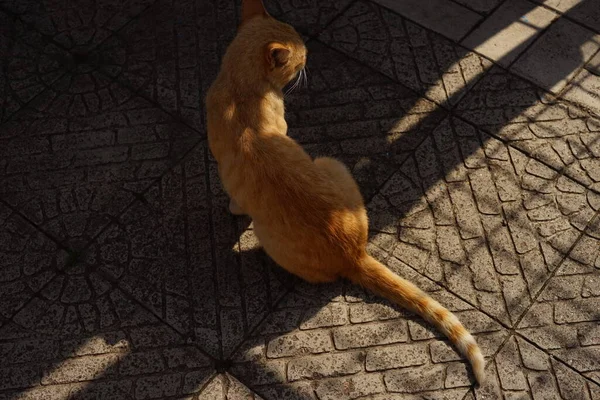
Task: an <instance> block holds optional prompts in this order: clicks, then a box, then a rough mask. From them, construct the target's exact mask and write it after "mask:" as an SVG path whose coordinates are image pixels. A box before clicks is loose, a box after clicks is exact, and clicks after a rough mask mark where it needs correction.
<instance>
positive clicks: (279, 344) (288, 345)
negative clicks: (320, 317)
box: [267, 330, 333, 358]
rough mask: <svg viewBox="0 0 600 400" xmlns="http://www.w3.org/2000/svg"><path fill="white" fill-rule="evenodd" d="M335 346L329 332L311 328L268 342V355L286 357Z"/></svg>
mask: <svg viewBox="0 0 600 400" xmlns="http://www.w3.org/2000/svg"><path fill="white" fill-rule="evenodd" d="M332 348H333V343H332V341H331V337H330V336H329V332H327V331H324V330H311V331H306V332H296V333H290V334H288V335H285V336H280V337H278V338H276V339H274V340H272V341H270V342H269V343H268V344H267V357H273V358H278V357H286V356H292V355H299V354H307V353H313V354H318V353H323V352H326V351H328V350H331V349H332Z"/></svg>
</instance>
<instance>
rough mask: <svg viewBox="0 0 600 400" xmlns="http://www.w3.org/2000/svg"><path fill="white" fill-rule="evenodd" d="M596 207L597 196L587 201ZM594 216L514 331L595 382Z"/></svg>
mask: <svg viewBox="0 0 600 400" xmlns="http://www.w3.org/2000/svg"><path fill="white" fill-rule="evenodd" d="M593 201H595V202H596V205H597V206H600V198H598V197H596V198H594V199H593ZM599 321H600V217H597V218H596V219H595V220H594V221H592V223H591V224H590V225H589V226H588V228H587V229H586V231H585V234H584V236H582V237H581V239H580V240H579V241H578V242H577V243H576V245H575V247H574V248H573V250H572V251H571V252H570V253H569V258H568V259H567V260H566V261H565V262H564V263H563V264H562V265H561V267H560V269H559V270H558V271H557V272H556V275H555V276H553V277H552V278H551V279H550V281H548V284H547V286H546V288H545V289H544V291H543V292H542V293H541V295H540V297H539V298H538V299H537V302H536V303H535V304H534V305H533V306H532V307H531V309H530V310H529V312H528V313H527V314H526V315H525V317H524V318H523V320H522V321H521V322H520V323H519V326H518V328H519V329H518V332H519V333H521V334H523V335H524V336H526V337H527V338H529V339H530V340H532V341H533V342H535V343H536V344H537V345H539V346H540V347H541V348H543V349H544V350H546V351H547V352H549V353H550V354H552V355H554V356H556V357H558V358H559V359H561V360H562V361H564V362H565V363H567V364H569V365H570V366H572V367H573V368H575V369H576V370H577V371H579V372H581V373H583V375H585V376H587V377H588V378H590V379H592V380H594V381H596V382H597V383H598V384H600V323H599Z"/></svg>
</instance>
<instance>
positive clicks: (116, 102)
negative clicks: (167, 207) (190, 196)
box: [0, 66, 199, 246]
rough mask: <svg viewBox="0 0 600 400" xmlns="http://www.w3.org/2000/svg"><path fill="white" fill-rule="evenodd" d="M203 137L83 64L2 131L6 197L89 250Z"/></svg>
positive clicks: (1, 179) (1, 176)
mask: <svg viewBox="0 0 600 400" xmlns="http://www.w3.org/2000/svg"><path fill="white" fill-rule="evenodd" d="M198 140H199V134H198V133H197V132H195V131H192V130H191V129H189V128H187V127H185V126H183V125H182V124H181V123H178V122H176V121H174V120H173V118H172V117H171V116H169V115H168V114H167V113H166V112H164V111H162V110H160V109H158V108H157V107H156V106H154V105H153V104H151V103H149V102H148V101H146V100H144V99H142V98H141V97H139V96H136V95H134V94H133V93H132V92H130V91H128V90H126V89H124V88H122V87H121V86H119V85H118V84H115V83H113V82H111V81H110V80H109V79H108V78H106V77H105V76H104V75H102V74H100V73H98V72H97V71H93V70H92V71H89V70H88V69H87V68H86V67H85V66H83V67H81V68H77V69H76V70H75V71H74V72H73V73H71V74H68V75H66V76H64V77H63V78H61V79H60V80H59V81H57V82H56V83H55V84H53V85H52V89H51V90H46V91H45V92H44V93H43V94H42V95H41V96H38V97H36V99H35V100H34V101H32V102H31V103H30V104H29V105H28V107H27V108H26V109H23V110H21V111H19V113H17V114H16V115H15V116H14V117H13V118H12V119H11V120H10V121H8V122H6V123H5V124H4V125H3V126H2V131H1V133H0V149H1V150H0V156H1V160H0V165H2V171H1V172H0V196H2V197H3V198H4V199H5V200H6V201H7V202H9V203H10V204H12V205H13V206H14V207H15V208H18V209H19V210H21V212H23V213H24V214H25V215H26V216H27V217H28V218H29V219H30V220H31V221H33V222H34V223H35V224H37V225H38V226H40V227H41V228H42V229H44V230H46V231H48V232H50V233H51V234H52V235H54V236H55V237H57V238H58V239H59V240H62V241H65V242H67V243H69V244H70V245H73V246H83V245H85V243H87V242H88V241H89V239H90V238H92V237H93V236H95V235H96V234H97V233H98V232H99V231H100V230H101V229H102V228H103V227H105V226H106V225H107V224H108V223H109V222H110V220H111V219H113V218H114V217H116V216H117V215H119V214H120V213H121V212H122V211H123V209H124V208H125V206H127V205H128V204H130V203H131V201H132V200H133V198H134V194H135V193H139V192H141V191H143V190H144V189H146V188H147V187H149V186H150V184H151V183H152V181H153V180H155V179H156V178H158V177H160V176H161V174H163V173H164V172H165V171H166V170H167V169H168V168H169V167H170V166H171V165H173V164H175V162H176V161H178V160H179V159H180V158H181V157H182V156H183V155H184V154H185V152H186V151H187V150H188V149H189V148H191V146H192V145H193V144H194V143H196V142H197V141H198Z"/></svg>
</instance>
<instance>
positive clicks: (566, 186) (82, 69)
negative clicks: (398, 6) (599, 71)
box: [0, 0, 600, 400]
mask: <svg viewBox="0 0 600 400" xmlns="http://www.w3.org/2000/svg"><path fill="white" fill-rule="evenodd" d="M456 2H458V3H460V4H462V5H464V6H465V7H468V8H469V9H471V11H474V12H476V13H478V14H479V15H481V16H482V18H485V17H486V16H487V15H489V14H490V12H491V11H492V10H493V9H494V7H496V6H497V5H498V4H499V1H498V0H478V1H462V0H457V1H456ZM238 3H239V2H238ZM546 3H547V5H548V6H549V7H562V4H561V5H558V4H556V2H553V1H551V2H546ZM238 6H239V4H237V3H236V2H231V1H225V0H210V1H202V2H192V1H188V0H172V1H167V0H156V1H154V0H126V1H115V0H102V1H98V2H95V1H85V2H50V1H32V0H27V1H20V0H19V1H17V0H0V359H1V360H2V361H3V363H2V365H0V400H2V399H5V400H9V399H11V400H14V399H51V400H63V399H111V400H113V399H139V400H141V399H165V400H175V399H177V400H182V399H185V400H200V399H202V400H204V399H207V400H213V399H215V400H217V399H218V400H239V399H248V400H259V399H264V400H283V399H286V400H287V399H294V400H343V399H353V400H354V399H356V400H398V399H402V400H417V399H419V400H422V399H436V400H437V399H453V400H454V399H456V400H480V399H504V400H507V399H511V400H513V399H517V398H518V399H544V400H546V399H554V398H556V399H577V400H579V399H584V400H596V399H600V364H599V363H598V361H597V360H599V359H600V339H599V337H600V331H599V329H598V322H599V321H600V315H599V314H598V310H599V309H600V302H599V299H600V291H599V290H598V286H599V284H600V273H599V269H600V215H599V209H600V186H598V185H599V181H600V172H599V171H600V170H599V165H600V164H598V160H599V159H600V152H599V151H600V150H599V149H600V148H599V147H598V142H599V141H598V139H599V137H598V135H599V134H600V119H598V117H597V116H594V115H593V114H590V113H588V112H587V111H585V110H584V108H580V107H576V106H574V105H573V104H571V103H569V102H567V101H564V100H561V99H558V100H557V99H555V98H553V97H552V96H549V95H548V94H546V93H545V92H543V91H542V90H541V89H539V88H537V87H535V86H533V85H532V84H530V83H528V82H526V81H524V80H522V79H521V78H516V77H514V76H513V75H511V74H509V73H507V72H504V71H503V70H501V69H500V68H498V67H491V63H490V62H489V61H486V60H485V59H483V58H481V57H480V56H478V55H476V54H474V53H472V52H469V51H467V50H465V49H464V48H462V47H461V46H459V45H457V44H455V43H453V42H451V41H449V40H448V39H446V38H444V37H442V36H440V35H439V34H436V33H433V32H430V31H429V30H427V29H424V28H422V27H420V26H419V25H417V24H415V23H413V22H411V21H410V19H409V18H407V17H405V16H401V15H399V14H397V13H395V12H394V11H391V10H390V9H389V8H384V7H381V6H378V5H376V4H374V2H373V3H372V2H370V1H367V0H360V1H351V0H344V1H315V0H306V1H290V0H285V1H274V0H267V1H266V6H267V8H268V9H269V12H270V13H271V14H272V15H274V16H276V17H277V18H280V19H282V20H284V21H286V22H289V23H291V24H292V25H294V26H295V27H296V28H297V29H298V30H299V31H300V32H301V33H302V35H303V38H304V39H305V40H307V46H308V50H309V53H308V54H309V55H308V78H309V79H308V84H307V85H306V86H303V87H300V88H297V89H296V90H294V91H293V92H292V93H290V94H289V95H287V97H286V119H287V122H288V126H289V132H288V134H289V135H290V136H291V137H293V138H294V139H296V140H297V141H298V142H299V143H301V144H302V146H303V147H304V148H305V149H306V150H307V151H308V152H309V153H310V154H311V155H312V156H322V155H328V156H334V157H337V158H338V159H340V160H341V161H343V162H344V163H345V164H346V165H347V166H348V167H349V168H350V169H351V171H352V173H353V175H354V176H355V178H356V179H357V181H358V183H359V186H360V188H361V191H362V193H363V195H364V197H365V199H366V202H367V204H368V210H369V217H370V227H371V232H370V239H369V246H368V251H369V252H370V253H371V254H372V255H373V256H374V257H377V258H378V259H380V260H381V261H382V262H384V263H385V264H386V265H388V266H389V267H390V268H391V269H392V270H394V271H395V272H396V273H398V274H400V275H402V276H403V277H405V278H407V279H409V280H411V281H412V282H415V283H416V284H418V285H419V286H420V287H422V288H423V289H424V290H426V291H427V292H429V293H430V294H431V295H432V296H433V297H434V298H436V299H437V300H438V301H440V302H441V303H442V304H444V305H445V306H447V307H448V308H449V309H450V310H452V311H453V312H454V313H455V314H456V315H457V316H458V317H459V319H460V320H461V321H462V322H463V323H464V324H465V326H466V327H467V328H468V329H469V330H471V331H472V332H473V333H474V334H475V336H476V337H477V340H478V342H479V344H480V346H481V348H482V351H483V353H484V355H485V357H486V358H487V361H488V370H487V371H488V372H487V374H488V379H489V380H488V383H487V384H486V385H485V386H483V387H481V388H475V387H474V383H473V377H472V374H471V371H470V367H469V366H468V364H467V363H466V362H465V361H464V359H463V357H461V356H460V355H458V353H457V352H456V351H455V350H454V349H453V347H452V346H450V345H449V344H448V341H447V340H446V339H445V338H444V337H443V336H442V335H441V334H440V333H439V332H438V331H437V330H436V329H433V328H432V327H430V326H429V325H427V324H426V323H424V322H423V321H422V320H421V319H420V318H418V317H415V316H414V315H412V314H410V313H408V312H406V311H405V310H403V309H401V308H400V307H398V306H395V305H393V304H390V303H389V302H388V301H386V300H384V299H382V298H379V297H376V296H374V295H372V294H369V293H366V292H365V291H363V290H362V289H360V288H358V287H356V286H353V285H350V284H349V283H347V282H337V283H334V284H329V285H309V284H307V283H303V282H300V281H299V280H298V279H296V278H294V277H292V276H290V275H289V274H287V273H286V272H285V271H283V270H282V269H281V268H279V267H278V266H276V265H275V264H274V263H273V261H271V260H270V259H269V258H268V257H267V256H266V255H265V254H264V252H262V250H260V244H259V243H258V240H257V238H256V237H255V235H254V233H253V227H252V224H251V221H250V219H249V218H246V217H233V216H232V215H230V214H229V212H228V198H227V196H226V195H225V193H224V192H223V189H222V187H221V185H220V182H219V178H218V173H217V166H216V163H215V161H214V160H213V159H212V157H211V156H210V154H209V151H208V149H207V146H206V141H205V138H206V132H205V128H204V113H205V110H204V105H203V97H204V95H205V93H206V89H207V88H208V86H209V85H210V84H211V82H212V80H213V79H214V77H215V76H216V73H217V71H218V67H219V61H220V58H221V56H222V54H223V52H224V50H225V48H226V46H227V44H228V42H229V41H230V40H231V38H232V37H233V35H234V32H235V27H236V26H237V24H238V18H239V14H240V12H239V11H240V10H239V7H238ZM455 8H456V7H455ZM578 15H579V16H578ZM578 15H575V14H574V13H573V14H572V15H570V16H571V17H572V21H574V22H573V23H576V22H577V21H579V22H581V21H583V20H582V19H581V18H579V17H581V15H580V14H578ZM590 15H592V14H590ZM584 19H585V18H584ZM583 23H584V24H587V25H588V27H591V26H590V24H593V19H589V18H587V19H585V21H583ZM490 67H491V68H490ZM590 70H591V71H593V69H592V68H591V67H590ZM586 109H590V107H587V108H586ZM592 113H593V111H592ZM509 331H510V332H509ZM509 334H510V335H511V336H509Z"/></svg>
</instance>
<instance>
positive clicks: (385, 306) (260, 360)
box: [231, 235, 506, 400]
mask: <svg viewBox="0 0 600 400" xmlns="http://www.w3.org/2000/svg"><path fill="white" fill-rule="evenodd" d="M384 236H385V235H384ZM386 239H387V240H389V239H390V238H389V237H383V238H382V237H376V238H373V239H372V242H373V243H380V245H382V246H383V247H379V246H376V245H375V244H371V246H370V251H371V252H372V253H373V254H376V255H377V256H378V257H379V258H380V259H381V260H382V262H384V263H386V264H387V265H388V266H389V267H390V268H391V269H392V270H394V271H395V272H397V273H399V274H400V275H402V276H404V277H405V278H407V279H409V280H411V281H412V282H414V283H416V284H417V285H419V286H420V287H421V288H423V289H424V290H426V291H427V292H429V293H430V294H431V295H432V296H433V297H434V298H436V299H437V300H439V301H440V302H442V303H443V304H444V305H446V306H447V307H448V308H449V309H450V310H452V311H453V312H455V313H456V315H457V316H458V318H459V319H461V321H463V323H464V324H465V325H466V327H467V328H468V329H470V330H471V331H472V332H473V333H474V334H475V335H476V336H477V339H478V341H479V343H480V345H481V347H482V351H483V353H484V355H485V356H490V355H492V354H494V352H495V351H496V350H497V349H498V347H499V346H500V344H501V343H502V341H503V340H504V338H505V337H506V331H505V330H504V329H503V328H502V327H501V326H500V325H499V324H498V323H496V322H494V321H493V320H491V319H490V318H489V317H487V316H485V315H484V314H482V313H480V312H479V311H477V310H475V309H473V308H472V307H471V306H469V305H468V304H466V303H464V302H463V301H461V300H459V299H458V298H456V297H455V296H453V295H452V294H450V293H449V292H447V291H446V290H444V289H442V288H441V287H440V286H438V285H436V284H435V283H433V282H431V281H430V280H428V279H426V278H424V277H423V276H421V275H419V274H418V273H416V272H415V271H414V270H412V269H411V268H409V267H408V266H407V265H406V264H404V263H402V262H401V261H399V260H398V259H396V258H395V257H393V256H390V255H388V253H387V252H386V250H385V247H389V246H385V245H384V243H385V242H386V241H387V240H386ZM392 239H393V238H392ZM468 371H469V370H468V368H467V365H466V364H465V363H464V362H463V361H462V358H461V356H460V355H458V354H457V353H456V352H455V351H454V349H453V348H452V347H450V346H449V345H448V343H447V341H446V340H445V339H443V336H442V335H441V334H440V333H439V332H438V331H436V330H435V329H433V328H431V327H430V326H429V325H427V324H425V323H424V322H423V321H422V320H420V319H419V318H416V317H414V316H412V315H411V314H409V313H408V312H406V311H405V310H402V309H400V308H399V307H396V306H394V305H391V304H390V303H389V302H387V301H385V300H383V299H381V298H378V297H376V296H373V295H371V294H368V293H365V292H364V291H363V290H362V289H360V288H358V287H355V286H352V285H349V284H348V285H346V284H343V283H341V282H337V283H335V284H329V285H309V284H306V283H301V284H299V285H298V286H297V287H296V288H295V290H294V291H293V292H292V293H290V294H289V295H288V296H287V297H286V298H285V299H284V300H283V301H282V302H281V303H280V304H279V306H278V308H277V309H276V310H275V311H273V313H272V314H271V315H269V317H268V318H267V319H266V320H265V322H264V323H263V324H262V325H261V326H260V327H259V328H258V329H257V330H256V332H254V333H253V334H252V336H251V337H250V338H249V339H248V340H247V341H246V342H245V343H244V345H243V346H242V348H241V349H240V351H239V352H238V353H237V355H236V356H235V357H234V364H233V366H232V369H231V373H232V374H234V375H235V376H236V377H238V378H239V379H240V380H241V381H242V382H244V383H245V384H246V385H248V386H249V387H251V388H252V389H253V390H255V391H256V392H257V393H259V394H260V395H261V396H262V397H263V398H265V399H281V398H287V397H285V396H287V395H289V396H291V398H294V399H302V400H308V399H319V400H326V399H331V400H334V399H335V400H343V399H355V398H363V397H364V398H369V399H370V398H371V397H367V396H373V397H372V398H376V399H388V398H392V399H396V398H398V399H400V398H403V399H404V398H409V399H412V398H413V396H414V398H425V397H427V398H449V399H455V398H456V399H461V398H462V397H464V395H465V393H466V392H467V391H468V389H469V386H470V385H471V378H470V372H468ZM403 396H404V397H403Z"/></svg>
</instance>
